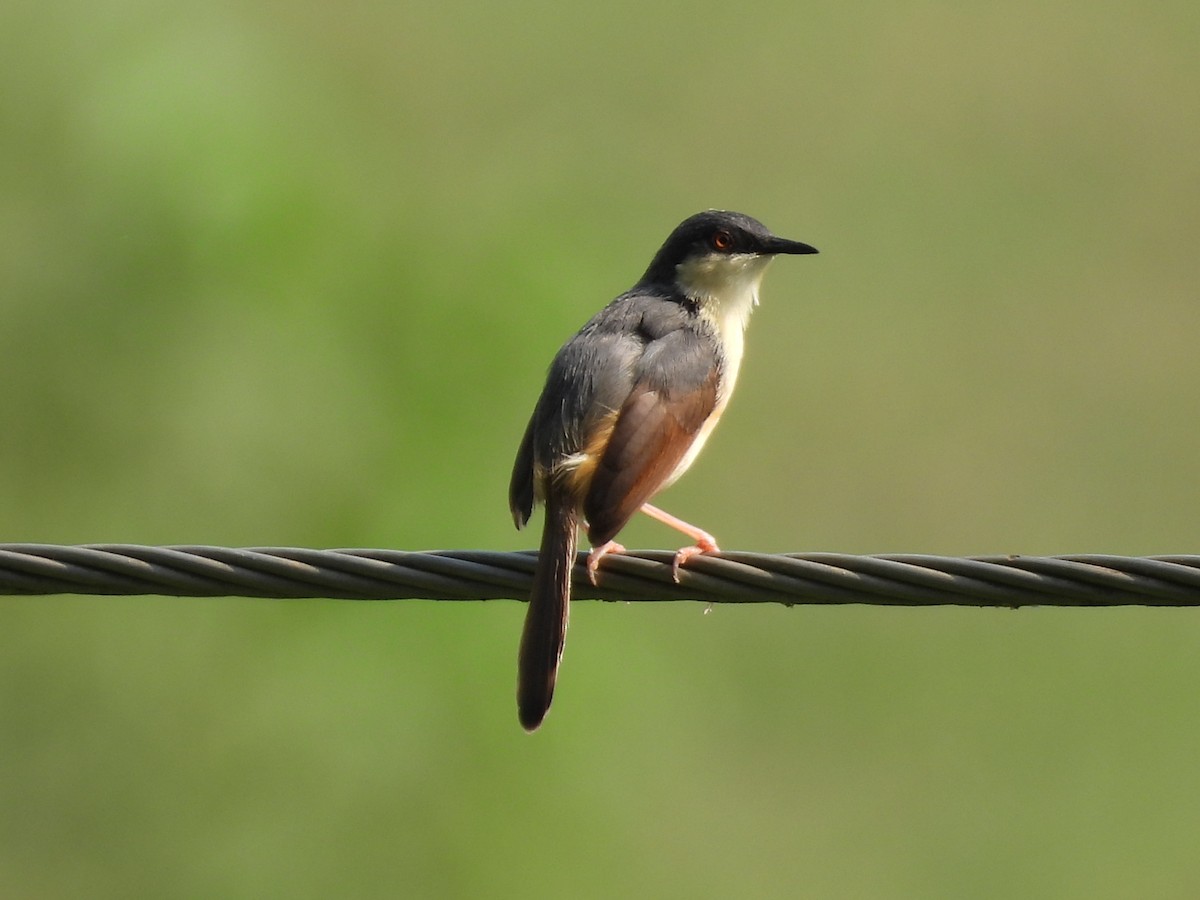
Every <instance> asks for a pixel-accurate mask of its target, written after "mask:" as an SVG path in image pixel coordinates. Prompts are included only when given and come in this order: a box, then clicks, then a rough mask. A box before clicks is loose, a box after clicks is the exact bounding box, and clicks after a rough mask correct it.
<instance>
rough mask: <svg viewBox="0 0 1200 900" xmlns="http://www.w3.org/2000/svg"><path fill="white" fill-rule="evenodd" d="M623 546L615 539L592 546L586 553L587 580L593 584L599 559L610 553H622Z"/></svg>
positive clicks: (623, 550)
mask: <svg viewBox="0 0 1200 900" xmlns="http://www.w3.org/2000/svg"><path fill="white" fill-rule="evenodd" d="M624 552H625V548H624V547H623V546H621V545H620V544H618V543H617V542H616V541H609V542H608V543H605V544H601V545H600V546H599V547H593V548H592V550H591V552H590V553H588V555H587V573H588V581H590V582H591V583H592V585H593V586H594V585H595V584H596V569H597V568H598V567H599V565H600V560H601V559H603V558H604V557H605V556H608V554H610V553H624Z"/></svg>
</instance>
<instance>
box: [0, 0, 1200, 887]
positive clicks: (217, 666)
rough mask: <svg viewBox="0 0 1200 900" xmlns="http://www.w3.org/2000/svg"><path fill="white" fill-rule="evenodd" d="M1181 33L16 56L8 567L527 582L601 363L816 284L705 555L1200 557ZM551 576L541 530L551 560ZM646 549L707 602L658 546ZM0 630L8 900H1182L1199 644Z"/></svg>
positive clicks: (75, 603)
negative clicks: (714, 289)
mask: <svg viewBox="0 0 1200 900" xmlns="http://www.w3.org/2000/svg"><path fill="white" fill-rule="evenodd" d="M1197 33H1200V12H1198V8H1197V7H1196V6H1193V5H1191V4H1187V3H1182V2H1169V3H1165V4H1157V5H1150V6H1146V5H1141V6H1136V5H1130V4H1117V3H1099V4H1096V3H1092V4H1083V3H1059V4H1051V5H1046V4H1034V3H1017V4H1016V5H1014V4H1011V3H1009V4H1004V5H1000V4H982V5H979V4H977V5H975V6H967V7H964V6H962V5H956V4H949V3H938V2H925V3H909V4H889V3H868V4H860V5H857V6H828V5H825V6H821V7H811V8H809V7H805V6H797V5H791V4H785V3H773V4H762V3H750V4H740V5H734V6H731V5H729V4H706V3H701V4H696V3H689V4H682V3H666V4H659V5H657V6H654V5H647V4H622V3H618V4H615V5H613V6H608V5H587V6H571V5H555V4H548V3H517V4H515V5H514V4H485V3H455V2H450V3H444V4H421V5H418V4H404V3H401V4H373V3H359V4H354V3H352V4H349V5H333V4H327V5H324V6H321V5H312V4H284V3H278V2H271V0H257V2H254V0H252V2H250V3H243V4H227V3H220V2H218V3H216V4H207V5H193V6H184V5H178V4H149V3H137V2H133V3H110V2H104V0H101V2H99V3H92V4H82V3H70V2H68V3H59V4H54V3H52V4H49V5H46V4H35V3H32V2H30V0H10V2H9V3H7V4H5V5H4V6H3V7H2V8H0V86H2V88H3V89H2V90H0V127H2V129H3V135H4V140H3V141H0V385H2V386H3V391H2V392H0V422H2V423H3V428H0V538H2V539H3V540H10V541H35V540H36V541H51V542H64V543H74V542H89V541H128V542H144V543H183V542H206V543H216V544H230V545H242V546H245V545H268V544H296V545H308V546H320V547H329V546H393V547H401V548H410V549H424V548H430V547H463V548H466V547H493V548H501V549H506V548H516V547H528V546H531V545H533V544H535V543H536V536H535V535H531V534H517V533H516V532H514V531H512V528H511V521H510V519H509V516H508V513H507V510H506V509H505V502H504V498H505V491H506V485H507V477H508V471H509V466H510V465H511V458H512V453H513V451H514V450H515V447H516V443H517V440H518V438H519V435H520V430H521V428H522V427H523V425H524V421H525V417H526V416H527V414H528V412H529V409H530V407H531V405H532V403H533V400H534V398H535V396H536V393H537V391H538V389H539V387H540V382H541V378H542V375H543V372H544V369H545V366H546V364H547V363H548V361H549V359H550V356H551V355H552V353H553V352H554V350H555V349H556V348H557V346H558V344H559V343H560V342H561V341H562V340H563V339H565V337H566V336H568V335H569V334H570V333H571V332H572V331H573V329H575V328H576V327H578V326H579V325H580V324H581V323H582V322H583V321H584V319H586V318H587V316H589V315H590V314H591V313H592V312H593V311H594V310H595V309H596V308H597V307H598V306H599V305H600V304H601V303H602V302H604V301H605V300H607V298H609V297H611V296H612V295H614V294H616V293H617V292H618V291H620V290H622V289H623V288H625V287H626V286H628V284H629V283H631V282H632V280H633V279H634V278H636V277H637V275H638V274H640V272H641V271H642V269H643V268H644V266H645V264H646V262H647V260H648V258H649V256H650V254H651V253H652V252H653V250H654V249H655V248H656V247H657V245H658V243H659V242H660V241H661V240H662V238H663V237H664V236H665V235H666V233H667V232H668V231H669V230H670V228H671V227H672V226H673V225H674V224H675V223H676V222H677V221H678V220H680V219H681V218H683V217H684V216H685V215H688V214H690V213H692V212H694V211H696V210H698V209H701V208H705V207H710V206H720V207H730V208H735V209H740V210H743V211H745V212H748V213H751V214H752V215H755V216H758V217H759V218H761V219H763V220H764V221H765V222H766V223H767V224H768V225H770V226H771V227H772V228H774V229H775V230H777V231H778V232H780V233H781V234H784V235H786V236H789V237H794V238H797V239H801V240H806V241H810V242H812V243H814V244H815V245H817V246H818V247H820V248H821V251H822V255H821V256H818V257H811V258H802V259H788V260H782V261H780V262H778V263H777V264H776V266H775V268H774V270H773V271H772V272H771V273H770V275H769V276H768V278H767V282H766V285H765V290H764V296H763V300H764V302H763V307H762V309H761V310H760V311H759V312H758V313H757V314H756V316H755V321H754V322H753V323H752V327H751V330H750V334H749V347H750V351H749V356H748V361H747V365H746V366H745V368H744V369H743V376H742V381H741V383H740V385H739V388H738V396H737V398H736V399H735V401H734V403H733V404H732V406H731V407H730V412H729V414H728V415H727V416H726V417H725V421H724V424H723V425H722V427H721V429H720V430H719V432H718V434H717V436H716V438H715V439H714V440H713V441H712V442H711V443H710V445H709V448H708V449H707V450H706V452H705V455H704V457H703V458H702V459H701V461H700V462H699V463H698V464H697V466H696V467H695V468H694V469H693V471H692V472H691V473H690V474H689V476H688V477H687V478H685V479H684V480H683V481H682V482H680V484H679V485H678V486H676V487H674V488H672V490H671V491H670V493H669V495H667V496H666V497H664V505H666V506H667V507H668V508H670V509H671V510H673V511H675V512H678V513H679V514H680V515H683V516H685V517H688V518H691V519H693V520H694V521H697V522H699V523H701V524H703V525H705V526H706V527H708V528H709V529H711V530H713V531H714V532H715V533H716V534H717V535H718V536H719V537H720V538H721V539H722V543H723V544H724V545H725V546H728V547H730V548H745V549H757V550H764V551H775V550H802V549H803V550H816V549H827V550H840V551H847V552H876V551H878V552H882V551H912V552H937V553H947V554H958V553H992V552H1014V553H1066V552H1084V551H1088V552H1110V553H1128V554H1140V553H1166V552H1193V553H1194V552H1197V551H1198V549H1200V528H1198V526H1197V518H1196V510H1197V508H1200V479H1197V477H1196V460H1197V444H1198V441H1200V424H1198V423H1200V419H1198V417H1197V415H1196V408H1197V391H1198V386H1200V354H1197V352H1196V335H1197V333H1198V329H1200V305H1198V303H1197V299H1198V298H1197V285H1198V284H1200V255H1198V254H1197V253H1196V251H1195V248H1194V246H1193V241H1195V240H1196V238H1197V235H1198V233H1200V227H1198V221H1200V220H1198V219H1197V209H1198V208H1200V177H1198V175H1197V172H1198V169H1197V165H1196V148H1197V143H1198V141H1200V117H1198V115H1197V109H1198V107H1197V105H1196V84H1197V82H1198V79H1200V57H1198V56H1197V54H1196V49H1195V38H1196V35H1197ZM536 527H537V523H535V528H536ZM626 538H627V542H628V543H629V544H631V545H633V546H639V545H641V546H645V545H651V546H664V545H666V546H671V545H673V543H672V542H673V541H674V540H675V538H674V537H673V536H672V535H670V534H666V533H664V532H663V530H662V529H661V528H660V527H659V526H657V525H655V524H653V523H649V522H644V523H643V522H636V523H634V524H633V525H631V526H630V528H629V529H628V530H627V532H626ZM522 613H523V608H522V607H521V606H520V605H519V604H516V603H512V604H506V603H505V604H501V603H497V604H475V605H472V604H464V605H461V606H460V605H451V604H432V603H395V604H379V605H369V604H345V603H332V602H305V603H287V604H282V603H281V604H273V603H267V602H258V601H246V600H235V599H227V600H178V599H175V600H167V599H162V598H129V599H122V598H114V599H99V598H91V599H83V598H49V599H46V598H42V599H36V598H32V599H16V600H11V599H10V600H8V601H5V602H3V603H0V673H2V676H3V677H2V678H0V894H2V895H3V896H5V897H38V898H53V897H79V896H88V897H130V896H145V897H176V896H178V897H256V898H257V897H269V896H278V897H330V896H345V897H371V896H406V897H417V896H430V897H434V896H437V897H456V896H462V897H478V896H492V897H504V896H521V897H540V896H547V897H549V896H573V897H592V896H595V897H609V896H658V897H732V896H758V897H768V896H779V897H784V896H786V897H795V896H806V897H807V896H811V897H921V898H926V897H993V896H994V897H1014V896H1021V897H1053V898H1072V897H1080V898H1082V897H1087V898H1102V897H1130V896H1155V897H1168V896H1172V897H1184V896H1194V895H1195V894H1196V893H1197V892H1198V891H1200V863H1198V862H1197V859H1196V854H1195V850H1194V843H1195V841H1194V836H1195V833H1196V830H1197V828H1198V827H1200V775H1198V774H1197V773H1198V769H1197V767H1196V764H1195V759H1196V757H1197V754H1198V753H1200V724H1198V723H1200V717H1198V716H1197V712H1200V710H1198V709H1197V706H1198V704H1197V700H1196V697H1197V690H1196V685H1197V682H1198V681H1200V655H1198V654H1196V653H1195V645H1196V643H1197V640H1200V622H1198V621H1197V619H1196V616H1195V615H1194V614H1191V613H1188V612H1181V611H1161V610H1139V609H1133V610H1123V611H1105V612H1087V611H1081V610H1071V611H1061V610H1026V611H1022V612H1020V613H1010V612H998V611H978V610H936V611H914V610H888V609H851V608H847V609H792V610H785V609H774V608H747V609H740V608H721V609H718V610H715V611H714V612H713V613H712V614H711V615H708V616H702V615H701V611H700V609H699V608H698V607H697V606H695V605H691V604H683V603H680V604H670V605H664V606H660V607H657V608H650V607H642V606H639V605H631V606H626V607H619V606H613V605H596V604H591V605H589V604H580V605H577V607H576V609H575V611H574V627H573V629H572V633H571V640H570V641H569V643H568V649H567V656H566V659H565V665H564V670H563V677H562V679H561V682H560V689H559V694H558V697H557V702H556V705H555V708H554V710H553V711H552V713H551V716H550V718H549V720H548V722H547V725H546V727H545V728H544V730H543V731H542V732H541V733H539V734H537V735H536V736H534V737H532V738H531V737H527V736H525V735H524V734H522V733H521V731H520V729H519V728H518V727H517V724H516V718H515V711H514V704H513V686H514V677H515V654H516V641H517V635H518V631H519V623H520V620H521V617H522Z"/></svg>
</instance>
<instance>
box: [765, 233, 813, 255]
mask: <svg viewBox="0 0 1200 900" xmlns="http://www.w3.org/2000/svg"><path fill="white" fill-rule="evenodd" d="M762 252H763V253H770V254H774V253H793V254H801V253H819V252H820V251H819V250H818V249H817V248H816V247H813V246H811V245H809V244H802V243H800V242H799V241H789V240H788V239H787V238H781V237H774V236H772V237H770V238H767V240H765V241H763V247H762Z"/></svg>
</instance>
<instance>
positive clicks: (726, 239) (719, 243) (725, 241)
mask: <svg viewBox="0 0 1200 900" xmlns="http://www.w3.org/2000/svg"><path fill="white" fill-rule="evenodd" d="M712 245H713V249H714V250H729V249H731V248H732V247H733V235H732V234H730V233H729V232H728V231H718V232H715V233H714V234H713V236H712Z"/></svg>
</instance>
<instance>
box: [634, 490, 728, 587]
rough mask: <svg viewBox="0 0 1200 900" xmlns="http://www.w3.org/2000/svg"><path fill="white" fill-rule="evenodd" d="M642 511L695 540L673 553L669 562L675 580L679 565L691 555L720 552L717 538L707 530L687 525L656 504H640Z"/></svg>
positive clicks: (677, 578)
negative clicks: (690, 544)
mask: <svg viewBox="0 0 1200 900" xmlns="http://www.w3.org/2000/svg"><path fill="white" fill-rule="evenodd" d="M642 512H644V513H645V514H646V515H648V516H650V518H652V519H658V521H660V522H662V523H663V524H664V525H669V526H671V527H672V528H674V529H675V530H676V531H682V532H683V533H684V534H686V535H687V536H688V537H690V538H691V539H692V540H693V541H695V542H696V543H695V544H693V545H692V546H691V547H684V548H682V549H681V550H679V552H678V553H676V554H675V561H674V562H673V563H672V564H671V577H672V578H674V579H675V581H676V582H678V581H679V567H680V566H682V565H683V564H684V563H685V562H687V561H688V560H689V559H691V558H692V557H693V556H699V555H700V554H701V553H720V552H721V548H720V547H718V546H717V539H716V538H715V537H713V536H712V535H711V534H709V533H708V532H707V531H704V530H703V529H700V528H697V527H696V526H695V525H689V524H688V523H687V522H685V521H683V519H677V518H675V517H674V516H673V515H671V514H670V513H669V512H663V511H662V510H661V509H659V508H658V507H657V506H651V505H650V504H649V503H643V504H642Z"/></svg>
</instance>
